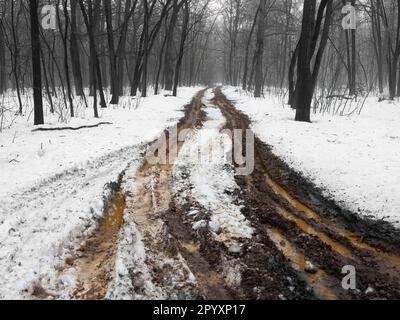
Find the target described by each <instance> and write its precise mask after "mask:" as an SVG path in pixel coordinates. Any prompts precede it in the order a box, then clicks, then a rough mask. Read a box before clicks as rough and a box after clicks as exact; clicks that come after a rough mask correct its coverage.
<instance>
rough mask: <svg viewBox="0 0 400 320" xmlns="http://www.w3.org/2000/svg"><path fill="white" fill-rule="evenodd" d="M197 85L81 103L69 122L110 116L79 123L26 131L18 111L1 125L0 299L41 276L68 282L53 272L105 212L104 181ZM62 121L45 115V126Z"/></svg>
mask: <svg viewBox="0 0 400 320" xmlns="http://www.w3.org/2000/svg"><path fill="white" fill-rule="evenodd" d="M198 90H200V89H199V88H182V89H181V90H180V92H179V97H177V98H174V97H165V96H163V95H159V96H151V97H149V98H146V99H141V100H140V103H137V102H136V100H132V99H131V98H130V97H129V98H128V97H126V98H124V100H123V101H122V102H121V104H120V105H119V106H118V107H116V108H109V109H106V110H101V119H98V120H94V119H93V117H92V110H91V109H88V110H81V112H80V114H79V118H76V119H72V120H70V121H69V123H68V125H67V126H71V127H77V126H80V125H88V124H96V123H98V122H100V121H107V122H112V123H113V124H112V125H105V126H101V127H98V128H92V129H83V130H79V131H52V132H32V129H33V127H32V126H31V124H30V123H31V122H32V119H28V117H29V114H27V116H26V117H18V118H16V119H15V122H14V123H13V125H12V126H10V127H9V128H4V127H3V132H2V133H0V168H1V171H0V182H1V183H0V299H4V298H11V299H15V298H24V297H25V298H27V297H29V294H30V293H32V292H31V291H32V290H33V288H34V287H35V284H36V283H39V282H40V283H41V285H44V286H46V287H49V288H57V287H63V286H68V285H69V283H70V282H73V281H74V279H73V275H71V276H65V277H64V278H63V279H61V280H60V281H61V282H64V283H52V281H53V280H54V279H53V277H52V276H53V275H54V274H55V272H56V270H57V269H58V268H60V267H61V266H62V265H63V264H64V261H65V259H66V258H67V257H68V256H69V255H70V253H71V252H72V251H73V250H74V248H75V247H77V246H78V245H79V243H80V241H81V240H82V237H83V236H84V235H85V234H88V233H90V232H92V231H93V229H94V228H95V227H96V221H97V220H98V218H99V216H101V214H102V213H103V206H104V198H106V197H107V196H108V195H109V192H110V190H109V188H105V185H107V184H108V183H111V182H116V181H117V180H118V175H119V174H120V173H121V172H122V171H123V170H124V169H125V168H126V167H127V166H128V164H130V166H131V169H132V167H133V168H134V167H135V165H136V164H137V163H139V161H140V160H141V159H142V158H143V153H144V151H145V150H144V148H145V147H144V145H145V144H146V143H148V142H150V141H152V140H154V139H155V138H156V137H158V135H159V134H160V133H161V132H162V130H164V129H165V128H166V127H168V126H170V125H173V124H175V123H176V122H177V120H178V119H179V118H181V117H182V116H183V112H182V111H183V106H184V105H185V104H187V103H188V102H190V100H191V99H192V97H193V96H194V94H195V93H196V92H197V91H198ZM52 126H60V125H59V124H58V123H57V118H56V117H51V116H48V117H47V118H46V126H45V127H52Z"/></svg>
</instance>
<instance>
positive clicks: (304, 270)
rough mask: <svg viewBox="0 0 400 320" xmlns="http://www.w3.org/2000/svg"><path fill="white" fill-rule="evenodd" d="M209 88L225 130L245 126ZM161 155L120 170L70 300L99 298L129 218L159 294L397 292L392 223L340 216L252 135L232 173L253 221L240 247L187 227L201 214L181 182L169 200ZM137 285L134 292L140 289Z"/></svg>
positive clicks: (194, 106) (167, 169) (190, 122)
mask: <svg viewBox="0 0 400 320" xmlns="http://www.w3.org/2000/svg"><path fill="white" fill-rule="evenodd" d="M204 92H205V91H202V92H200V93H199V94H198V95H197V96H196V97H195V98H194V99H193V101H192V103H191V104H190V105H188V106H187V107H186V113H185V117H184V118H183V119H182V120H181V121H180V123H179V124H178V132H177V134H180V133H182V132H184V130H185V129H196V128H200V127H202V125H203V122H204V121H205V119H206V114H205V113H204V111H203V106H204V105H203V95H204ZM214 93H215V97H214V99H213V100H212V103H213V104H214V105H215V107H217V108H219V109H220V110H221V112H222V114H223V115H224V117H225V118H226V128H227V129H231V130H232V129H242V130H246V129H249V128H250V121H249V119H248V118H247V117H246V116H244V115H243V114H241V113H240V112H239V111H237V110H236V109H235V108H234V106H233V103H232V102H230V101H228V100H227V99H226V97H225V96H224V95H223V94H222V92H221V90H220V89H219V88H217V89H215V90H214ZM173 140H174V139H173ZM173 140H171V141H173ZM243 143H245V140H244V141H243ZM182 146H183V142H178V143H177V144H174V143H169V141H168V139H166V140H165V141H164V142H163V145H162V146H160V149H163V148H164V149H165V150H167V154H168V157H169V158H172V157H173V156H174V154H175V155H176V154H179V152H180V150H181V148H182ZM172 150H174V152H172ZM172 160H173V159H172ZM169 163H170V164H162V165H161V164H151V163H150V162H149V161H147V160H146V159H145V160H144V162H143V164H142V165H141V167H140V168H139V170H138V171H137V173H136V174H135V175H134V176H132V177H124V179H125V180H126V181H128V182H130V183H131V184H132V185H133V186H134V188H132V189H131V190H130V191H126V192H122V190H119V189H118V190H116V192H115V196H114V197H113V198H112V199H111V201H110V203H109V206H108V207H107V210H106V214H105V218H104V220H103V221H101V223H100V225H99V227H98V230H97V232H95V233H94V235H93V236H91V237H90V238H89V239H87V240H86V243H85V245H84V246H83V247H82V248H81V250H80V254H79V255H78V256H77V257H75V258H74V259H73V260H72V261H70V262H69V264H71V265H73V266H74V267H75V268H76V269H77V270H78V281H77V288H76V290H75V292H74V298H76V299H104V298H105V296H106V293H107V289H108V287H109V283H110V281H111V280H112V275H113V271H114V270H113V269H114V266H115V259H116V251H117V248H118V239H119V232H120V229H121V227H122V226H123V225H124V223H125V221H126V219H127V218H129V219H130V220H133V221H134V223H135V225H136V227H137V230H138V231H139V232H140V234H141V235H142V238H143V244H144V247H145V251H146V261H145V263H146V265H147V266H148V269H149V273H150V276H151V279H152V282H153V284H154V286H155V287H157V288H158V289H159V292H161V293H162V295H161V296H158V297H161V298H165V299H202V298H205V299H318V298H319V299H382V298H383V299H385V298H396V299H400V278H399V273H400V255H399V253H400V250H399V246H398V244H399V243H400V241H399V239H400V236H398V234H397V233H396V231H393V230H392V229H390V228H389V227H387V226H386V227H385V228H384V230H385V232H383V233H382V232H380V231H379V230H380V228H379V227H380V226H373V225H372V223H369V222H365V221H360V220H357V219H356V218H354V219H351V218H349V216H348V215H343V212H341V211H340V209H339V208H338V207H336V206H335V205H334V204H333V203H331V202H329V201H328V200H325V199H324V198H323V197H321V195H320V193H319V192H318V190H315V189H314V188H313V187H312V186H311V185H310V184H309V183H308V182H307V181H305V180H304V179H302V178H301V177H300V176H299V175H297V174H295V173H294V172H293V170H291V169H290V168H288V167H287V166H286V165H285V164H284V163H283V162H281V161H280V160H279V159H277V158H276V157H275V156H274V155H273V154H272V153H271V152H270V150H269V148H268V146H267V145H265V144H264V143H262V142H261V141H260V140H259V139H257V138H256V139H255V170H254V172H253V173H252V174H251V175H249V176H238V177H236V182H237V184H238V185H239V187H240V189H241V190H240V194H238V195H237V197H238V198H239V199H240V200H242V201H243V203H244V206H243V209H242V212H243V215H244V216H245V217H246V218H247V219H248V221H250V223H251V225H252V227H253V228H254V229H255V234H254V235H253V237H252V238H251V239H249V240H245V241H243V242H242V250H241V251H239V252H232V251H230V250H229V248H227V247H226V246H224V245H223V244H221V243H218V242H216V241H215V240H213V237H212V235H211V233H210V230H208V229H207V228H203V229H200V230H196V231H195V230H193V228H192V224H193V221H192V220H191V218H190V214H189V213H190V211H191V210H193V208H196V210H197V211H198V214H200V215H202V214H203V215H204V216H207V212H206V210H205V209H204V208H202V207H201V206H200V205H199V204H198V203H197V202H196V200H195V199H193V198H192V196H191V194H190V190H181V191H188V192H185V202H184V203H182V202H181V201H178V199H177V194H176V193H174V191H173V188H172V186H173V173H172V172H173V165H172V164H171V163H173V162H172V161H169ZM188 170H190V166H188ZM310 199H311V200H310ZM315 199H318V201H315ZM387 230H390V234H388V232H387ZM348 265H351V266H354V267H355V268H356V271H357V289H358V290H350V291H346V290H344V289H343V288H342V279H343V277H344V275H343V274H342V273H341V271H342V268H343V267H344V266H348ZM310 266H312V267H313V268H311V269H314V270H309V269H310ZM132 277H134V276H132ZM132 282H135V280H134V279H132ZM140 286H141V285H140V284H137V285H136V287H135V290H138V291H141V288H140Z"/></svg>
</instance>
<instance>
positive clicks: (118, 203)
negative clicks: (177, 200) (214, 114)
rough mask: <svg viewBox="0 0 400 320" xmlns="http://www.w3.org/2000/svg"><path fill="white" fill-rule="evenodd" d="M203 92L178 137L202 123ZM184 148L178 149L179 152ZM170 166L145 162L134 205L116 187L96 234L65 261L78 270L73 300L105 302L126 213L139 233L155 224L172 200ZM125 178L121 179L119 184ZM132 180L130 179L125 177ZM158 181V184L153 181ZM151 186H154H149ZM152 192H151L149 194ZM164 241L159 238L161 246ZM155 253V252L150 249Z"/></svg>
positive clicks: (189, 110) (189, 108) (188, 110)
mask: <svg viewBox="0 0 400 320" xmlns="http://www.w3.org/2000/svg"><path fill="white" fill-rule="evenodd" d="M203 94H204V91H201V92H200V93H198V95H197V96H196V97H195V98H194V99H193V101H192V103H191V104H189V105H188V106H186V108H185V117H184V118H183V119H182V120H181V121H180V122H179V124H178V133H179V132H180V131H181V130H183V129H187V128H194V127H196V126H197V125H199V123H201V118H202V117H203V116H204V115H202V111H201V107H202V102H201V101H202V97H203ZM181 146H182V144H179V145H178V146H177V149H178V151H179V150H180V148H181ZM170 169H171V168H170V166H169V165H156V166H155V165H151V164H149V163H148V162H147V161H146V160H145V161H144V162H143V164H142V166H141V167H140V168H139V170H138V173H137V177H132V178H134V179H135V180H137V181H138V193H137V194H138V196H137V197H136V198H135V199H134V202H128V201H127V199H126V198H127V195H126V194H123V192H122V190H120V187H119V186H114V189H115V190H114V194H113V196H112V197H111V199H110V201H109V202H108V204H107V206H106V208H105V213H104V216H103V218H102V219H101V220H100V221H99V226H98V227H97V229H96V231H95V232H94V233H93V234H92V235H91V236H90V237H88V238H87V239H86V240H85V241H84V242H83V243H84V245H82V247H81V248H80V249H79V251H78V254H77V255H76V256H75V257H73V258H72V259H70V260H69V261H66V263H67V264H68V265H71V266H74V267H75V269H76V270H77V275H78V278H77V287H76V290H75V292H74V294H73V297H74V299H82V300H99V299H104V298H105V296H106V293H107V289H108V285H109V283H110V281H111V280H112V276H113V270H114V266H115V255H116V250H117V247H118V236H119V231H120V229H121V226H122V225H123V223H124V215H125V214H127V213H126V212H128V214H129V213H132V212H133V214H135V221H136V222H137V224H138V226H139V229H140V227H141V226H143V225H144V224H145V225H146V226H147V225H149V224H152V219H153V217H152V214H154V215H156V214H157V213H156V212H155V211H157V208H156V207H162V206H164V207H163V208H161V209H163V210H167V209H168V207H169V201H170V199H169V196H170V185H169V179H170V175H171V172H170ZM122 177H123V174H121V177H120V183H119V185H120V184H121V179H122ZM125 179H129V177H125ZM154 179H156V180H157V181H156V182H154V181H150V180H154ZM149 184H154V185H152V186H149ZM149 189H151V190H149ZM161 209H160V210H161ZM157 226H158V225H157V224H154V225H153V226H152V228H149V229H147V230H146V232H145V235H144V236H145V241H146V238H149V236H151V235H150V234H149V231H151V230H152V231H154V234H153V236H156V237H159V235H160V234H159V230H156V228H157ZM164 240H165V239H163V238H162V237H161V238H159V241H160V242H163V241H164ZM151 249H154V248H151Z"/></svg>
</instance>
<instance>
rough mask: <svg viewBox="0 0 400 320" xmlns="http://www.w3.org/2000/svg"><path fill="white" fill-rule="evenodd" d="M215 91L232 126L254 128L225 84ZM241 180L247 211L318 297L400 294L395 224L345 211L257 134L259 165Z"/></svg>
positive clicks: (398, 295) (364, 296)
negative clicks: (351, 284)
mask: <svg viewBox="0 0 400 320" xmlns="http://www.w3.org/2000/svg"><path fill="white" fill-rule="evenodd" d="M215 92H216V96H215V99H214V103H215V104H216V105H218V106H219V107H220V108H221V110H222V112H223V114H224V116H225V117H226V119H227V128H229V129H242V130H246V129H249V128H250V120H249V119H248V117H247V116H245V115H243V114H242V113H241V112H239V111H238V110H237V109H235V108H234V106H233V103H232V102H230V101H229V100H228V99H227V98H226V97H225V96H224V95H223V94H222V92H221V90H220V89H219V88H218V89H216V90H215ZM293 177H295V178H293ZM237 183H238V184H239V186H240V187H241V188H242V190H243V192H244V194H245V197H244V198H245V203H246V205H245V209H244V214H245V215H246V216H247V218H248V219H249V220H250V221H251V222H252V223H253V225H255V226H256V228H257V231H258V232H260V233H264V234H265V235H266V236H267V237H268V238H269V239H270V240H271V241H272V242H274V244H275V246H276V247H277V248H278V249H279V250H280V251H281V252H282V253H283V254H284V255H285V256H286V258H287V260H288V262H289V263H290V264H291V266H292V267H293V269H294V270H296V271H297V272H298V273H299V274H300V276H301V277H302V278H303V279H304V280H305V281H306V282H307V283H308V284H309V285H310V286H311V287H312V288H313V289H314V293H315V294H316V296H317V297H319V298H321V299H381V298H383V299H385V298H394V299H399V298H400V277H399V274H400V254H399V253H400V251H399V248H400V246H399V244H400V241H399V239H400V236H399V234H398V233H397V232H396V230H394V228H391V227H390V226H388V225H387V224H383V223H380V224H377V223H376V222H372V221H369V220H368V219H361V218H359V217H358V216H357V215H355V214H351V213H348V212H344V211H343V210H341V209H340V208H339V207H338V206H336V205H335V204H334V203H333V202H332V201H330V200H326V199H324V197H323V196H322V195H321V192H319V191H318V190H317V189H316V188H315V187H313V186H312V185H311V184H310V183H309V182H308V181H306V180H305V179H304V178H302V177H301V176H300V175H298V174H296V173H295V172H294V171H293V170H292V169H290V168H289V167H288V166H287V165H285V164H284V163H283V162H282V161H281V160H280V159H278V158H277V157H276V156H274V155H273V154H272V152H271V151H270V148H269V147H268V146H267V145H266V144H264V143H263V142H262V141H261V140H259V139H258V138H257V137H256V139H255V170H254V172H253V173H252V174H251V175H250V176H246V177H237ZM315 199H318V201H316V200H315ZM305 261H310V262H312V263H313V264H314V265H315V266H316V267H317V269H318V272H316V273H315V274H310V273H307V272H306V271H305ZM346 265H353V266H354V267H355V268H356V271H357V289H359V290H358V291H345V290H343V288H342V285H341V282H342V279H343V277H344V275H342V274H341V270H342V268H343V267H344V266H346ZM368 288H369V289H370V290H368V291H369V292H368V294H366V293H365V292H366V290H367V289H368ZM371 288H372V289H373V290H371Z"/></svg>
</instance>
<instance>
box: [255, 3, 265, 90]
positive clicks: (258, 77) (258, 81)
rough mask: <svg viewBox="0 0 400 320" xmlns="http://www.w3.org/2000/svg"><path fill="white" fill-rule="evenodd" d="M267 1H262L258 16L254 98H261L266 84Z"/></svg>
mask: <svg viewBox="0 0 400 320" xmlns="http://www.w3.org/2000/svg"><path fill="white" fill-rule="evenodd" d="M266 4H267V1H266V0H260V9H259V10H260V13H259V15H258V31H257V45H256V53H255V55H254V59H255V90H254V97H256V98H259V97H261V91H262V87H263V84H264V76H263V56H264V34H265V10H266Z"/></svg>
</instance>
